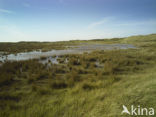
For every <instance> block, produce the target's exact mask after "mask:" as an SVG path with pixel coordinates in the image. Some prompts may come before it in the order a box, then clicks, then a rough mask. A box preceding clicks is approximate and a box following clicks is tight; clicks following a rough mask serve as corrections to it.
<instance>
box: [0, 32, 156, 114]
mask: <svg viewBox="0 0 156 117" xmlns="http://www.w3.org/2000/svg"><path fill="white" fill-rule="evenodd" d="M78 43H79V44H80V43H89V44H90V43H107V44H111V43H125V44H133V45H134V46H136V48H134V49H123V50H119V49H116V50H97V51H93V52H90V53H83V54H71V55H62V56H60V57H59V58H58V61H59V64H50V65H47V64H42V63H40V62H39V60H38V59H34V60H26V61H7V62H5V63H2V65H1V66H0V117H93V116H95V117H121V111H122V105H123V104H124V105H131V104H133V105H143V106H145V107H153V108H156V100H155V99H156V72H155V71H156V35H155V34H152V35H147V36H133V37H128V38H121V39H112V40H91V41H71V42H63V43H62V42H56V43H48V42H46V43H38V42H30V43H29V42H20V43H1V44H0V51H5V52H9V53H17V52H21V51H32V50H37V49H43V50H50V49H64V48H65V47H66V46H67V45H72V44H78ZM62 45H63V46H62ZM41 59H42V60H44V59H46V58H45V57H42V58H41Z"/></svg>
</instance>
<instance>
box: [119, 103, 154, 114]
mask: <svg viewBox="0 0 156 117" xmlns="http://www.w3.org/2000/svg"><path fill="white" fill-rule="evenodd" d="M122 107H123V111H122V112H121V114H122V115H123V114H128V115H134V116H135V115H147V116H149V115H151V116H152V115H154V108H143V107H140V105H139V106H137V107H135V106H134V105H131V108H130V110H128V108H127V107H126V106H125V105H123V106H122Z"/></svg>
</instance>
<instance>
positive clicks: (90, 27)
mask: <svg viewBox="0 0 156 117" xmlns="http://www.w3.org/2000/svg"><path fill="white" fill-rule="evenodd" d="M110 20H112V17H106V18H104V19H103V20H100V21H96V22H93V23H91V24H90V25H89V26H88V28H89V29H92V28H95V27H97V26H99V25H103V24H105V23H107V22H109V21H110Z"/></svg>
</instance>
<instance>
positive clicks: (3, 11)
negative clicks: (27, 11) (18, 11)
mask: <svg viewBox="0 0 156 117" xmlns="http://www.w3.org/2000/svg"><path fill="white" fill-rule="evenodd" d="M0 13H8V14H13V13H14V12H13V11H10V10H6V9H0Z"/></svg>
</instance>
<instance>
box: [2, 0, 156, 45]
mask: <svg viewBox="0 0 156 117" xmlns="http://www.w3.org/2000/svg"><path fill="white" fill-rule="evenodd" d="M151 33H156V0H0V42H18V41H64V40H77V39H80V40H84V39H102V38H113V37H127V36H131V35H146V34H151Z"/></svg>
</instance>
